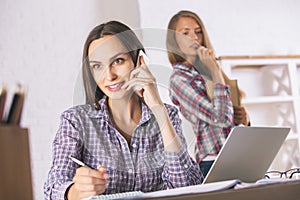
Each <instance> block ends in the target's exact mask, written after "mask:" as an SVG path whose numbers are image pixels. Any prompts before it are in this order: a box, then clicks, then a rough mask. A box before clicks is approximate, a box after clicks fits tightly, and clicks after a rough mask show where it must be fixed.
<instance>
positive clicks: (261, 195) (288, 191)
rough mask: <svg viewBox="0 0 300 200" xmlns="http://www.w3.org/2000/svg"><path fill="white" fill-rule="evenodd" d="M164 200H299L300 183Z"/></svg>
mask: <svg viewBox="0 0 300 200" xmlns="http://www.w3.org/2000/svg"><path fill="white" fill-rule="evenodd" d="M151 199H162V200H192V199H193V200H194V199H200V200H227V199H232V200H259V199H262V200H271V199H272V200H274V199H276V200H277V199H284V200H299V199H300V181H297V182H288V183H277V184H271V185H263V186H259V187H255V188H243V189H231V190H224V191H218V192H210V193H200V194H190V195H182V196H171V197H160V198H151Z"/></svg>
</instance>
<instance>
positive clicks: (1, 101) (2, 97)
mask: <svg viewBox="0 0 300 200" xmlns="http://www.w3.org/2000/svg"><path fill="white" fill-rule="evenodd" d="M6 95H7V89H6V87H5V86H3V87H2V88H0V122H2V121H3V118H4V108H5V102H6Z"/></svg>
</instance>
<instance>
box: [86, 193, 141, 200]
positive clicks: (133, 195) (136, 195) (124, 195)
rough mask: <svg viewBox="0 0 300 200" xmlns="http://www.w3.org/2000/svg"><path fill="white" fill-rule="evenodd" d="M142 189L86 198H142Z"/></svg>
mask: <svg viewBox="0 0 300 200" xmlns="http://www.w3.org/2000/svg"><path fill="white" fill-rule="evenodd" d="M143 194H144V193H143V192H141V191H132V192H122V193H116V194H108V195H98V196H92V197H89V198H86V199H85V200H116V199H134V198H141V197H142V196H143Z"/></svg>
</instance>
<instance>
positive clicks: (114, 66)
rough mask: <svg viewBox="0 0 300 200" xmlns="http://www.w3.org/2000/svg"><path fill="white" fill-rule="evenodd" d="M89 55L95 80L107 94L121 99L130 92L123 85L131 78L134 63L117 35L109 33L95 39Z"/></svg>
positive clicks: (112, 97)
mask: <svg viewBox="0 0 300 200" xmlns="http://www.w3.org/2000/svg"><path fill="white" fill-rule="evenodd" d="M88 57H89V64H90V67H91V71H92V74H93V77H94V79H95V82H96V83H97V85H98V87H99V88H100V89H101V90H102V92H103V93H104V94H105V95H106V96H108V97H109V98H111V99H121V98H123V97H124V95H126V94H128V93H129V92H128V91H126V90H123V89H121V87H122V86H123V85H124V84H125V82H126V81H128V80H129V78H130V72H131V70H133V69H134V63H133V61H132V59H131V57H130V55H129V53H128V51H127V50H126V49H125V48H124V46H123V44H122V43H121V42H120V40H119V39H118V38H117V37H115V36H110V35H107V36H104V37H101V38H100V39H97V40H94V41H93V42H92V43H91V44H90V46H89V49H88Z"/></svg>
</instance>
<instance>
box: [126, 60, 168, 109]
mask: <svg viewBox="0 0 300 200" xmlns="http://www.w3.org/2000/svg"><path fill="white" fill-rule="evenodd" d="M138 60H139V63H138V65H137V67H136V68H135V69H134V70H132V71H131V74H130V80H129V81H128V82H126V83H125V84H124V85H123V87H122V89H126V90H133V91H135V93H136V94H137V95H139V96H140V97H142V98H143V99H144V101H145V103H146V104H147V105H148V107H149V108H153V107H154V106H156V105H163V103H162V100H161V99H160V96H159V93H158V89H157V86H156V80H155V78H154V76H153V75H152V73H151V72H150V70H149V69H148V67H147V65H146V64H145V62H144V58H143V56H140V58H139V59H138Z"/></svg>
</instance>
